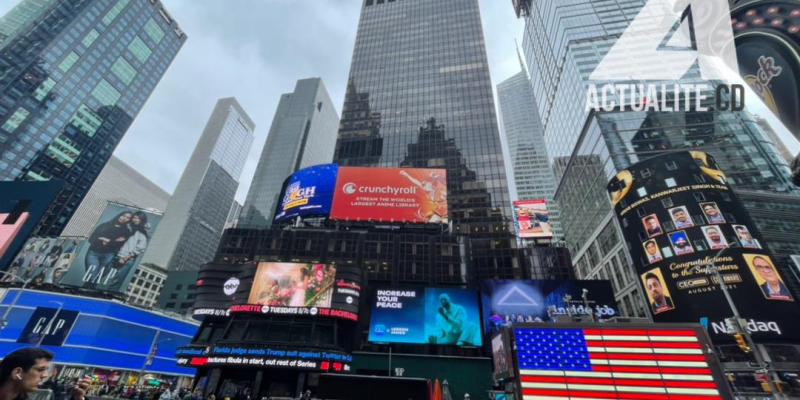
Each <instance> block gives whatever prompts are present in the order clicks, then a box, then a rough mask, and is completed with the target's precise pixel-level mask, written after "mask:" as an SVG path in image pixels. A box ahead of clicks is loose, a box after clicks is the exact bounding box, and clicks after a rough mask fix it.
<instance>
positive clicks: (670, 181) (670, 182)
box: [664, 178, 678, 187]
mask: <svg viewBox="0 0 800 400" xmlns="http://www.w3.org/2000/svg"><path fill="white" fill-rule="evenodd" d="M664 182H665V183H666V184H667V187H675V186H678V183H677V182H675V178H667V179H665V180H664Z"/></svg>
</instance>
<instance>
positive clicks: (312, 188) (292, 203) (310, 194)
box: [274, 164, 339, 223]
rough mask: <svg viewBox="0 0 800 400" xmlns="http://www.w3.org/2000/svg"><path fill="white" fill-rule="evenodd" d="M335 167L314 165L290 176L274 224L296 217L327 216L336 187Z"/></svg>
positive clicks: (336, 168) (336, 167)
mask: <svg viewBox="0 0 800 400" xmlns="http://www.w3.org/2000/svg"><path fill="white" fill-rule="evenodd" d="M338 169H339V166H337V165H336V164H324V165H316V166H313V167H308V168H304V169H301V170H299V171H297V172H295V173H294V174H292V175H291V176H290V177H289V178H288V179H287V180H286V183H285V186H284V190H283V197H282V198H281V199H280V201H279V202H278V209H277V210H276V212H275V218H274V221H275V222H276V223H278V222H283V221H286V220H290V219H293V218H296V217H307V216H328V214H330V212H331V201H332V199H333V190H334V186H335V185H336V174H337V171H338Z"/></svg>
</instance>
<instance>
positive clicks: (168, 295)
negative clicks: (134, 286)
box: [158, 271, 197, 315]
mask: <svg viewBox="0 0 800 400" xmlns="http://www.w3.org/2000/svg"><path fill="white" fill-rule="evenodd" d="M196 291H197V271H173V272H171V273H170V274H169V276H168V277H167V280H166V282H164V289H163V290H161V296H159V297H158V309H159V310H167V311H172V312H175V313H178V314H182V315H185V314H187V313H188V312H189V311H190V310H191V309H192V305H193V304H194V296H195V292H196Z"/></svg>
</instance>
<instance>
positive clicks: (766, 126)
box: [755, 115, 795, 165]
mask: <svg viewBox="0 0 800 400" xmlns="http://www.w3.org/2000/svg"><path fill="white" fill-rule="evenodd" d="M755 121H756V124H758V126H759V127H760V128H761V130H763V131H764V133H765V134H766V137H767V139H769V141H771V142H772V143H773V144H774V145H775V148H776V149H778V153H779V154H780V156H781V158H782V159H783V160H784V161H785V162H786V165H791V164H792V160H794V157H795V155H794V154H792V152H791V151H789V147H787V146H786V143H784V142H783V139H781V137H780V136H778V132H775V129H772V125H771V124H770V123H769V121H767V120H766V119H764V118H762V117H761V116H758V115H756V116H755Z"/></svg>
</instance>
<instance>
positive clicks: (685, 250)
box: [608, 151, 800, 342]
mask: <svg viewBox="0 0 800 400" xmlns="http://www.w3.org/2000/svg"><path fill="white" fill-rule="evenodd" d="M619 176H620V175H618V177H617V178H615V179H613V180H612V181H611V182H610V183H609V186H608V190H609V194H610V197H611V199H612V202H613V200H616V204H615V211H616V214H617V217H618V219H619V222H620V226H621V228H622V231H623V233H624V235H623V236H624V237H625V240H626V242H627V243H628V248H629V249H630V253H631V257H632V258H633V261H634V266H635V269H636V272H637V275H638V276H639V282H640V283H641V287H642V288H643V290H644V293H645V296H646V300H647V303H648V304H649V307H648V308H649V309H650V313H651V314H652V315H653V320H654V321H655V322H696V321H699V320H700V319H701V318H708V319H709V333H710V334H711V337H712V338H713V339H714V340H715V342H716V341H723V342H724V341H732V340H733V337H732V336H731V335H729V334H727V329H726V327H725V323H724V319H725V318H727V317H730V316H731V315H732V314H731V313H732V311H731V308H730V306H729V304H728V302H727V300H726V298H725V296H724V294H723V293H722V290H721V289H720V287H719V281H718V278H717V276H716V274H715V273H714V270H713V269H712V266H713V267H714V268H715V269H716V270H718V271H719V274H720V276H721V277H722V279H723V280H724V282H725V284H726V286H727V287H728V291H729V293H730V295H731V297H732V299H733V301H734V302H735V304H736V307H737V308H738V310H739V313H740V314H741V316H742V317H743V318H744V319H746V320H747V326H748V329H749V330H750V331H751V333H752V334H753V336H754V338H756V340H760V341H770V340H786V339H794V338H798V337H800V334H798V333H796V332H795V331H796V330H794V329H793V324H794V323H795V322H796V321H797V320H798V319H800V308H798V303H797V302H796V300H797V299H795V298H793V296H792V295H791V293H790V292H789V290H788V289H787V285H786V283H785V282H786V281H785V278H786V277H787V276H788V274H790V271H781V270H779V269H778V268H776V265H775V261H774V260H775V258H774V257H773V256H772V255H771V254H770V252H769V251H768V250H767V248H766V246H765V243H764V239H763V237H762V236H761V234H760V232H759V231H758V228H757V226H756V225H755V224H754V223H753V221H752V219H751V218H750V216H749V214H748V213H747V211H746V210H745V209H744V207H743V205H742V204H741V203H740V202H739V200H738V198H737V197H736V194H735V193H734V192H733V190H732V189H731V187H730V186H729V185H728V183H727V177H726V175H725V172H724V171H722V170H721V169H720V167H719V166H718V164H717V162H716V160H715V159H714V157H713V156H711V155H709V154H707V153H704V152H698V151H692V152H681V153H672V154H667V155H662V156H659V157H654V158H651V159H649V160H646V161H643V162H640V163H638V164H635V165H633V166H631V167H630V168H628V170H627V171H625V173H624V174H622V175H621V176H623V177H628V178H627V179H619ZM651 216H652V217H653V218H655V219H656V220H657V221H659V223H658V229H660V230H662V231H663V234H655V235H654V234H653V225H648V224H643V223H642V219H643V218H644V219H647V218H649V217H651Z"/></svg>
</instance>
